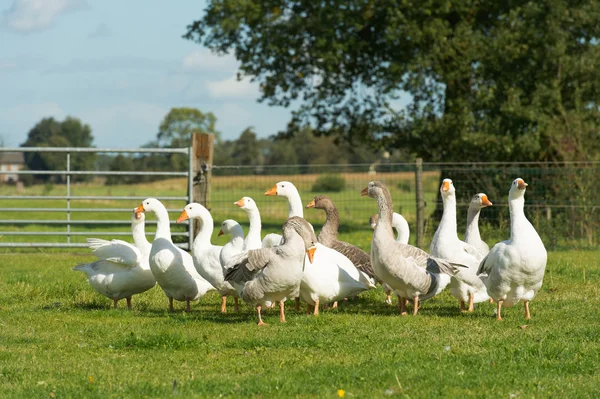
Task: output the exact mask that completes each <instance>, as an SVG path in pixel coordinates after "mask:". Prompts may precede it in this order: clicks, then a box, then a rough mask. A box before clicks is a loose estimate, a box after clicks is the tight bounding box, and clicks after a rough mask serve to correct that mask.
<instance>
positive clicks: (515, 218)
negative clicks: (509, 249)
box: [508, 197, 528, 240]
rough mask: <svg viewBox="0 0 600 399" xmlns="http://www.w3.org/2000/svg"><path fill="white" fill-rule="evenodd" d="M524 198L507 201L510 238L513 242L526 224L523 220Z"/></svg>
mask: <svg viewBox="0 0 600 399" xmlns="http://www.w3.org/2000/svg"><path fill="white" fill-rule="evenodd" d="M524 207H525V198H524V197H519V198H515V199H512V200H511V199H509V201H508V209H509V211H510V238H511V240H515V238H517V236H518V235H519V233H520V232H522V231H523V228H524V227H525V225H526V224H527V223H528V222H527V219H526V218H525V211H524Z"/></svg>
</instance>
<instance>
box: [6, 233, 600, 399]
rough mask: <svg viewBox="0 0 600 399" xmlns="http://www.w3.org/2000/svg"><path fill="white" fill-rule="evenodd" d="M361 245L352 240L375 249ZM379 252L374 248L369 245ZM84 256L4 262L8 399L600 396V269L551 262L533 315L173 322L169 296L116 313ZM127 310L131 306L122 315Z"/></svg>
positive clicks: (583, 260)
mask: <svg viewBox="0 0 600 399" xmlns="http://www.w3.org/2000/svg"><path fill="white" fill-rule="evenodd" d="M356 234H361V235H362V234H363V233H362V232H361V233H352V234H346V235H344V236H343V237H342V238H344V239H346V240H350V241H358V242H361V243H366V244H367V245H368V241H367V240H366V237H362V236H356ZM365 247H366V245H365ZM91 259H92V257H91V256H89V255H88V254H86V253H85V252H81V253H79V252H77V253H59V254H48V253H36V254H23V253H19V254H16V253H13V254H0V326H1V329H0V392H2V394H1V396H2V397H3V398H34V397H35V398H47V397H56V398H81V397H92V398H94V397H97V398H106V397H118V398H121V397H130V398H142V397H148V398H150V397H151V398H170V397H176V398H197V397H219V396H223V397H265V398H267V397H285V398H288V397H319V398H322V397H325V398H327V397H329V398H334V397H337V391H338V390H340V389H341V390H344V392H345V395H346V397H347V398H354V397H356V398H359V397H407V398H408V397H410V398H432V397H473V398H475V397H476V398H483V397H489V398H531V397H539V398H547V397H557V398H564V397H569V398H588V397H596V396H597V393H598V390H599V389H600V371H599V370H600V369H599V368H598V365H599V364H600V334H599V333H598V325H599V321H600V318H599V313H598V307H599V305H600V300H599V299H600V260H599V257H598V254H597V252H579V251H566V252H551V253H550V254H549V262H548V267H547V272H546V278H545V282H544V286H543V288H542V290H541V291H540V292H539V293H538V296H537V297H536V298H535V300H534V301H533V302H532V304H531V309H532V316H533V318H532V320H531V321H530V322H528V323H526V322H525V320H524V318H523V308H522V306H517V307H515V308H512V309H506V310H504V312H503V317H504V320H503V321H501V322H498V321H496V320H495V319H494V317H493V305H490V304H487V303H486V304H481V305H479V306H477V308H476V310H475V312H474V313H473V314H460V312H459V311H458V304H457V303H456V302H455V300H454V299H453V298H451V297H450V296H449V295H448V293H443V294H442V295H441V296H440V297H438V298H434V299H433V300H431V301H428V302H426V303H424V305H423V308H422V309H421V310H420V311H419V315H418V316H416V317H412V316H409V317H400V316H399V315H398V312H397V311H396V309H395V308H394V307H391V306H387V305H385V304H384V303H383V293H382V292H381V289H377V290H373V291H370V292H367V293H363V294H362V295H361V296H359V298H357V299H356V300H353V301H350V302H347V303H343V304H342V305H341V308H340V309H339V310H338V311H334V310H324V311H323V312H322V314H321V315H320V316H319V317H318V318H314V317H312V316H306V315H305V314H303V313H296V312H294V311H293V309H292V304H291V303H289V304H288V307H287V311H288V313H287V319H288V322H287V323H286V324H280V323H279V321H278V317H277V312H276V311H274V310H270V311H267V312H265V321H266V322H267V323H269V325H268V326H266V327H258V326H256V325H255V321H256V320H255V315H254V312H253V311H252V309H250V308H249V307H247V306H244V307H242V311H241V312H240V313H239V314H235V313H228V314H225V315H222V314H220V313H219V312H218V308H219V303H220V299H219V298H218V296H217V295H216V294H209V295H207V296H205V297H204V298H203V299H202V300H201V301H200V302H198V303H195V304H194V305H193V307H192V312H191V313H190V314H186V313H184V312H183V311H182V309H183V305H182V304H181V303H179V304H177V305H176V309H177V310H178V311H177V312H176V313H174V314H169V313H168V312H167V311H166V310H167V300H166V298H165V296H164V294H163V293H162V291H161V290H160V289H159V288H154V289H153V290H151V291H149V292H146V293H144V294H141V295H138V296H136V297H134V310H133V311H127V310H125V309H123V308H120V309H117V310H113V309H111V305H112V302H111V301H110V300H108V299H106V298H104V297H101V296H100V295H98V294H96V293H95V292H94V291H93V290H92V289H91V287H90V286H89V285H88V283H87V281H86V279H85V277H84V274H83V273H77V272H74V271H71V270H70V268H71V267H72V266H73V265H75V264H77V263H80V262H83V261H87V260H91ZM123 306H124V304H121V307H123ZM523 326H526V328H522V327H523Z"/></svg>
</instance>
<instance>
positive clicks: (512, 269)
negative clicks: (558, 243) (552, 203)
mask: <svg viewBox="0 0 600 399" xmlns="http://www.w3.org/2000/svg"><path fill="white" fill-rule="evenodd" d="M527 186H528V184H527V183H525V181H524V180H523V179H521V178H517V179H515V180H513V182H512V185H511V187H510V190H509V192H508V208H509V210H510V239H508V240H506V241H502V242H499V243H498V244H496V245H494V246H493V247H492V249H491V250H490V252H489V253H488V254H487V255H486V256H485V258H483V260H482V261H481V264H480V265H479V270H478V272H479V273H487V276H488V277H487V279H485V285H486V286H487V290H488V293H489V295H490V297H491V298H492V299H493V300H495V301H496V303H497V312H496V318H497V319H498V320H502V316H501V314H500V311H501V309H502V306H506V307H511V306H513V305H516V304H517V303H519V301H521V300H523V302H524V304H525V319H526V320H529V319H530V318H531V314H530V312H529V301H531V300H532V299H533V298H534V297H535V294H536V293H537V292H538V291H539V289H540V288H541V287H542V282H543V279H544V271H545V270H546V261H547V259H548V254H547V253H546V248H545V247H544V243H543V242H542V239H541V238H540V236H539V235H538V233H537V231H536V230H535V228H534V227H533V226H532V225H531V223H530V222H529V220H527V218H526V217H525V213H524V211H523V208H524V206H525V189H526V187H527Z"/></svg>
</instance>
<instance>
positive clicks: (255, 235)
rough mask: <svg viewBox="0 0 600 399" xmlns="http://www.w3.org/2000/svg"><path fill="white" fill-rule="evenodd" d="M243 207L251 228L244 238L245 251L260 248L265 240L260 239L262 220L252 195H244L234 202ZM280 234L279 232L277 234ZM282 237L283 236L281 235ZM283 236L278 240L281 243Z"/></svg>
mask: <svg viewBox="0 0 600 399" xmlns="http://www.w3.org/2000/svg"><path fill="white" fill-rule="evenodd" d="M233 204H234V205H237V206H239V207H240V208H241V209H243V210H244V211H245V212H246V214H248V220H249V221H250V228H248V235H247V236H246V238H245V239H244V251H249V250H251V249H258V248H262V247H263V242H262V241H261V239H260V230H261V229H262V224H261V220H260V212H259V211H258V206H256V202H255V201H254V200H253V199H252V198H250V197H242V198H240V199H239V200H237V201H235V202H234V203H233ZM277 235H279V234H277ZM280 237H281V236H280ZM280 241H281V238H279V240H278V241H277V243H279V242H280ZM272 246H274V245H267V246H265V248H269V247H272Z"/></svg>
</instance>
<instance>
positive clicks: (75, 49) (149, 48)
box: [0, 0, 291, 148]
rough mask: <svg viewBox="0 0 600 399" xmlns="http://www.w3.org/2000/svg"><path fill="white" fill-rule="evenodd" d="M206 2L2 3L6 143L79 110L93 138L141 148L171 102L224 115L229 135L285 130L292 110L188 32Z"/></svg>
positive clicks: (1, 113) (0, 90) (1, 132)
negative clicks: (270, 100)
mask: <svg viewBox="0 0 600 399" xmlns="http://www.w3.org/2000/svg"><path fill="white" fill-rule="evenodd" d="M204 8H205V1H202V0H200V1H199V0H194V1H193V0H176V1H154V0H153V1H149V0H146V1H141V0H96V1H93V0H0V140H1V141H3V142H4V145H5V146H7V147H16V146H18V145H20V144H22V143H23V142H24V141H25V140H26V138H27V133H28V132H29V129H31V128H32V127H33V126H34V125H35V124H36V123H37V122H38V121H39V120H41V119H42V118H44V117H50V116H52V117H54V118H56V119H59V120H62V119H64V118H65V117H66V116H67V115H70V116H74V117H77V118H79V119H81V120H82V121H83V122H84V123H87V124H89V125H90V126H91V128H92V134H93V135H94V138H95V140H94V145H95V146H96V147H102V148H107V147H110V148H137V147H139V146H140V145H142V144H145V143H147V142H149V141H151V140H153V139H154V138H155V137H156V133H157V131H158V126H159V124H160V121H161V120H162V118H163V117H164V116H165V115H166V114H167V113H168V112H169V110H170V109H171V108H172V107H194V108H198V109H200V110H201V111H203V112H212V113H214V114H215V115H216V117H217V130H220V131H221V133H222V137H223V138H224V139H234V138H237V137H238V136H239V135H240V133H241V132H242V131H243V130H244V129H245V128H246V127H248V126H254V127H255V129H256V132H257V134H258V135H259V137H266V136H269V135H271V134H274V133H277V132H278V131H279V130H283V129H284V128H285V126H286V123H287V121H288V120H289V118H290V113H291V111H290V110H289V109H285V108H280V107H278V108H273V107H269V106H268V105H266V104H259V103H258V102H257V101H256V99H257V98H258V97H259V90H258V85H257V84H256V83H251V82H249V81H248V80H245V81H241V82H238V81H236V79H235V74H236V71H237V66H238V63H237V61H236V60H235V58H234V57H232V56H225V57H219V56H216V55H213V54H211V53H210V51H208V50H206V49H205V48H204V47H202V46H200V45H199V44H197V43H194V42H192V41H189V40H185V39H183V38H182V37H181V36H182V35H183V34H184V33H185V32H186V26H187V25H188V24H190V23H191V22H192V21H193V20H195V19H200V18H201V17H202V15H203V12H204V11H203V10H204Z"/></svg>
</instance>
